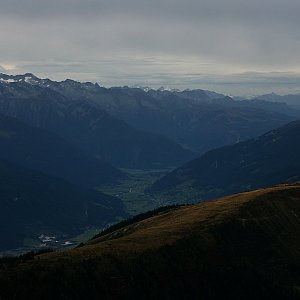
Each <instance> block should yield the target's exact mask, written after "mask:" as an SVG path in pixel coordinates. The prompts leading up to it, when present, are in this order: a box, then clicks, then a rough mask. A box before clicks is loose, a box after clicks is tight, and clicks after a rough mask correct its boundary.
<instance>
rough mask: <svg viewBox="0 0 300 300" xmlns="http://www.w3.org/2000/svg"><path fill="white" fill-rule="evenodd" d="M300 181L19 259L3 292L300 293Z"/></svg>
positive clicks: (0, 279) (46, 295)
mask: <svg viewBox="0 0 300 300" xmlns="http://www.w3.org/2000/svg"><path fill="white" fill-rule="evenodd" d="M299 216H300V184H294V185H281V186H276V187H272V188H267V189H263V190H257V191H253V192H248V193H243V194H238V195H233V196H229V197H225V198H221V199H219V200H216V201H210V202H206V203H201V204H197V205H190V206H184V207H177V208H174V209H171V210H166V211H161V212H159V213H158V214H157V215H155V216H152V217H150V218H146V219H144V220H141V221H139V222H137V223H133V224H130V225H128V226H126V227H122V228H120V229H118V230H116V231H113V232H110V233H108V234H107V235H104V236H101V237H99V238H97V239H94V240H91V241H90V242H88V243H87V244H86V245H84V246H83V247H80V248H77V249H73V250H71V251H67V252H61V253H48V254H44V255H40V256H36V257H35V258H34V259H33V260H31V261H30V260H29V261H26V262H23V263H21V264H19V265H18V266H15V267H9V264H7V263H5V262H3V261H2V264H1V271H0V291H1V296H2V298H0V299H24V297H25V298H26V297H27V298H30V299H39V298H41V297H43V299H82V298H87V299H99V298H101V299H299V298H300V293H299V292H300V273H299V267H300V239H299V238H298V237H299V234H300V219H299Z"/></svg>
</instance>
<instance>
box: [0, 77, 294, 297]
mask: <svg viewBox="0 0 300 300" xmlns="http://www.w3.org/2000/svg"><path fill="white" fill-rule="evenodd" d="M0 179H1V180H0V223H1V229H0V252H1V253H2V254H4V255H7V254H12V253H24V252H26V251H30V250H34V251H38V250H43V249H46V248H49V247H50V248H53V249H64V248H66V247H67V246H70V245H72V246H73V247H74V246H78V245H79V244H80V247H79V248H76V249H73V250H69V251H66V252H62V253H60V252H58V253H56V252H55V253H52V254H44V255H40V256H39V255H36V256H34V255H33V256H30V259H24V258H18V259H17V258H16V259H12V260H9V259H8V258H3V259H2V260H0V288H1V289H2V290H3V294H1V293H0V299H19V298H18V297H20V295H22V293H24V291H25V294H26V293H27V294H28V295H29V297H35V298H33V299H36V298H38V297H39V295H42V294H43V293H45V291H47V292H48V294H49V297H50V298H45V299H65V298H62V296H61V295H71V294H72V292H71V290H72V287H74V286H76V289H74V294H72V295H73V297H72V298H70V299H80V297H83V295H84V291H86V290H88V291H89V292H88V293H87V295H88V296H89V299H97V297H98V296H99V295H102V296H103V299H127V298H126V297H128V298H132V299H133V298H134V297H137V298H136V299H141V295H142V291H143V290H146V291H147V293H148V294H147V295H150V294H151V286H152V287H157V286H159V287H160V289H161V291H162V293H165V294H164V298H165V299H184V298H182V297H180V296H178V295H180V293H182V292H183V290H186V289H189V290H190V297H191V298H190V299H198V298H197V297H200V298H199V299H202V298H201V297H204V298H203V299H220V297H221V294H222V290H226V291H227V292H228V295H231V297H232V299H239V298H240V296H241V295H243V288H242V287H235V285H234V282H235V280H237V281H238V282H242V281H243V280H244V282H247V284H245V286H244V289H245V291H247V293H249V295H250V296H251V297H250V296H249V298H245V299H253V298H255V297H256V296H255V293H252V287H254V288H255V289H257V293H258V295H260V296H261V295H263V297H267V298H268V297H273V298H274V297H277V296H279V295H280V297H281V298H280V297H279V298H278V299H284V297H285V295H288V296H287V297H290V298H286V299H299V297H300V293H299V291H300V280H299V278H300V277H299V272H298V271H299V270H298V269H297V267H296V266H298V264H299V260H300V256H299V253H300V248H299V245H300V243H299V239H298V238H295V239H294V240H293V236H295V237H296V234H297V233H298V232H299V230H300V223H299V218H298V216H300V198H299V184H298V183H296V182H297V181H300V94H299V95H287V96H279V95H276V94H268V95H262V96H260V97H255V98H253V99H240V98H236V97H229V96H227V95H222V94H219V93H216V92H213V91H206V90H200V89H197V90H184V91H179V90H167V89H163V88H161V89H159V90H154V89H150V88H136V87H134V88H133V87H132V88H130V87H112V88H104V87H102V86H100V85H99V84H93V83H90V82H86V83H82V82H77V81H73V80H70V79H67V80H65V81H62V82H56V81H52V80H49V79H40V78H38V77H36V76H34V75H33V74H29V73H28V74H24V75H17V76H12V75H5V74H0ZM275 185H278V186H275ZM279 185H280V186H279ZM254 190H256V191H254ZM241 192H246V193H245V194H237V195H236V196H230V195H232V194H236V193H241ZM224 196H227V198H226V197H225V198H222V199H221V200H217V201H208V200H213V199H216V198H219V197H224ZM206 201H207V202H206ZM199 202H205V203H199ZM194 203H199V204H196V205H187V206H178V207H177V206H176V207H173V206H172V207H168V206H170V205H177V204H194ZM163 207H165V208H163ZM158 208H159V209H158ZM154 209H158V210H157V211H154V212H151V213H149V211H151V210H154ZM141 213H144V215H140V216H138V217H135V218H134V219H132V220H131V221H130V218H132V217H134V216H136V215H139V214H141ZM122 220H129V221H123V223H120V225H114V226H116V227H111V228H112V229H108V231H107V232H106V231H105V232H104V233H103V234H102V235H100V236H98V238H97V239H94V240H90V241H88V240H89V239H90V238H91V237H92V236H93V235H95V234H96V233H99V232H101V230H102V229H107V228H109V226H111V225H113V224H116V223H118V222H119V221H122ZM126 222H127V223H126ZM259 247H261V249H262V253H261V254H260V253H258V251H257V249H258V248H259ZM252 250H253V251H252ZM199 251H200V252H199ZM198 252H199V253H200V254H199V255H197V253H198ZM135 253H137V256H136V257H135V256H134V255H135ZM184 253H188V255H190V258H188V257H187V255H185V254H184ZM210 253H211V254H210ZM260 255H261V257H260ZM174 261H178V264H176V263H174ZM262 261H265V262H266V264H264V263H263V262H262ZM64 262H65V263H64ZM194 262H195V267H193V264H194ZM22 263H23V264H24V265H23V266H22V272H21V273H20V274H21V275H20V276H19V277H16V273H15V272H16V270H18V268H19V266H20V264H22ZM93 264H94V267H92V265H93ZM129 265H132V266H133V267H132V269H129V267H128V266H129ZM150 265H155V266H157V269H155V268H152V267H149V266H150ZM166 266H169V267H170V268H171V269H172V270H173V271H172V272H171V273H172V274H171V275H167V274H169V270H168V269H167V268H166ZM148 267H149V274H147V273H145V272H144V271H143V268H144V269H147V268H148ZM41 268H42V269H45V270H47V271H45V273H44V275H43V276H44V277H43V276H42V277H41V278H42V279H41V280H43V278H44V279H45V282H47V283H46V284H45V287H44V290H43V288H42V287H38V282H39V280H37V278H40V277H39V275H38V274H39V271H38V270H39V269H41ZM63 268H65V271H64V272H63V271H62V269H63ZM73 268H74V270H76V272H77V273H76V272H75V271H74V273H73ZM294 268H295V269H294ZM273 269H274V270H276V272H279V273H278V274H283V275H282V278H283V282H282V283H281V284H278V280H280V275H278V276H277V275H274V276H273V277H272V278H269V277H268V276H269V274H271V273H272V272H273V271H272V270H273ZM97 270H102V271H101V272H102V273H101V272H100V273H99V274H98V275H96V274H97ZM181 270H183V272H187V275H186V276H187V278H190V279H191V278H193V280H190V281H189V282H188V281H182V277H181V275H179V274H180V272H181ZM199 270H200V271H199ZM6 272H8V273H7V274H10V275H9V277H6V276H5V274H6ZM55 274H60V275H59V276H62V278H64V280H66V278H68V276H70V278H72V279H70V281H69V282H70V285H69V286H68V285H66V286H63V285H61V284H58V285H57V282H56V281H55V276H56V275H55ZM77 274H83V275H82V276H85V280H86V281H84V280H81V279H80V276H79V275H77ZM239 275H240V278H239ZM27 276H29V277H30V278H31V279H32V282H37V283H36V284H32V285H30V287H28V288H26V277H27ZM97 276H98V277H97ZM147 276H149V278H148V277H147ZM168 276H170V277H168ZM213 276H216V278H217V279H216V280H218V279H219V280H220V279H221V278H224V277H226V276H228V281H227V282H223V283H222V284H221V287H219V289H216V287H215V283H214V282H213V280H212V277H213ZM109 278H116V279H115V281H113V280H112V279H109ZM128 278H131V279H132V281H130V280H129V279H128ZM147 278H148V279H147ZM143 279H144V281H143ZM260 280H261V281H260ZM99 282H102V283H101V284H99ZM145 282H148V283H149V286H144V284H145ZM163 282H164V284H163ZM199 282H201V284H200V285H199ZM14 283H17V285H18V288H17V291H16V293H15V296H13V293H12V291H13V288H12V287H13V285H14ZM55 285H57V286H58V287H59V288H58V291H59V292H53V294H51V293H50V292H49V291H50V290H52V289H53V286H55ZM134 285H136V287H137V288H136V289H134V288H133V286H134ZM147 285H148V284H147ZM105 286H106V287H105ZM205 286H207V290H206V291H205V292H204V291H203V288H204V287H205ZM114 287H115V288H116V289H115V290H114ZM199 287H201V288H199ZM176 288H178V291H179V294H177V295H176ZM231 289H232V293H230V292H229V290H231ZM152 291H153V294H152V296H153V298H157V297H158V294H157V291H158V289H152ZM214 291H215V294H214ZM168 295H169V296H168ZM186 295H188V293H187V294H186ZM110 296H111V297H110ZM14 297H15V298H14ZM51 297H52V298H51ZM53 297H54V298H53ZM60 297H61V298H60ZM76 297H77V298H76ZM176 297H177V298H176ZM282 297H283V298H282ZM293 297H294V298H293ZM188 298H189V297H187V298H186V299H188ZM267 298H264V299H267ZM67 299H69V298H67ZM146 299H151V297H150V296H149V297H146ZM240 299H242V298H240ZM258 299H260V298H259V297H258ZM261 299H263V298H261Z"/></svg>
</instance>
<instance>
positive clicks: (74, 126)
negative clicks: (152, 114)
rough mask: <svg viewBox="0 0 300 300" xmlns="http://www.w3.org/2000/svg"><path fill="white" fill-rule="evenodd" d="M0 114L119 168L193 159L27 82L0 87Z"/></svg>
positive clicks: (84, 102)
mask: <svg viewBox="0 0 300 300" xmlns="http://www.w3.org/2000/svg"><path fill="white" fill-rule="evenodd" d="M0 87H1V88H2V89H3V90H4V91H5V92H4V91H2V95H1V93H0V113H2V114H4V115H9V116H13V117H15V118H17V119H19V120H21V121H23V122H25V123H27V124H30V125H31V126H35V127H39V128H43V129H47V130H50V131H52V132H54V133H56V134H58V135H60V136H61V137H63V138H64V139H66V140H68V141H69V142H71V143H73V144H74V145H76V146H77V147H78V148H80V149H82V150H83V151H85V152H86V153H88V154H89V155H92V156H95V157H97V158H99V159H101V160H103V161H106V162H108V163H111V164H113V165H115V166H118V167H127V168H161V167H166V166H178V165H180V164H182V163H184V162H186V161H188V160H190V159H192V158H194V157H195V154H194V153H193V152H191V151H189V150H187V149H185V148H183V147H182V146H180V145H179V144H177V143H175V142H174V141H172V140H170V139H168V138H166V137H164V136H162V135H159V134H154V133H148V132H144V131H142V130H137V129H135V128H133V127H131V126H129V125H128V124H127V123H125V122H124V121H121V120H119V119H117V118H115V117H113V116H111V115H109V114H108V113H107V112H105V111H104V110H102V109H101V108H100V107H99V106H98V105H97V104H95V103H93V102H91V101H89V100H88V99H86V98H80V99H73V98H68V97H65V96H63V95H61V94H59V93H58V92H56V91H54V90H51V89H50V88H48V87H40V86H37V85H32V84H30V83H27V82H15V83H11V84H2V86H1V82H0Z"/></svg>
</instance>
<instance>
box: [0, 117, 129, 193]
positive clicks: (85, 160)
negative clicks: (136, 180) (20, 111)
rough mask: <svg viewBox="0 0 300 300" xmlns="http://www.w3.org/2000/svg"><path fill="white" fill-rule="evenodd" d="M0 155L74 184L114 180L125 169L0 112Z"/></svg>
mask: <svg viewBox="0 0 300 300" xmlns="http://www.w3.org/2000/svg"><path fill="white" fill-rule="evenodd" d="M0 145H1V147H0V159H2V160H9V161H13V162H16V163H18V164H21V165H23V166H25V167H27V168H30V169H34V170H37V171H40V172H44V173H47V174H49V175H53V176H57V177H61V178H63V179H66V180H68V181H70V182H72V183H74V184H79V185H86V186H95V187H96V186H100V185H103V184H105V185H108V184H115V183H117V182H118V181H119V180H121V179H124V178H126V175H125V173H123V172H122V171H120V170H118V169H116V168H114V167H112V166H110V165H109V164H107V163H105V162H103V161H100V160H98V159H96V158H94V157H93V156H88V155H86V154H85V153H83V152H82V151H81V150H79V149H78V148H76V147H75V146H73V144H71V143H70V142H67V141H66V140H64V139H63V138H61V137H60V136H59V135H56V134H54V133H51V132H50V131H46V130H43V129H37V128H35V127H31V126H28V125H26V124H25V123H23V122H21V121H18V120H17V119H15V118H12V117H7V116H3V115H0Z"/></svg>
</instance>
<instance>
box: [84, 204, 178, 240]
mask: <svg viewBox="0 0 300 300" xmlns="http://www.w3.org/2000/svg"><path fill="white" fill-rule="evenodd" d="M180 206H182V205H179V204H176V205H168V206H162V207H158V208H156V209H153V210H149V211H147V212H145V213H141V214H138V215H136V216H134V217H132V218H129V219H126V220H123V221H121V222H119V223H116V224H114V225H112V226H110V227H108V228H106V229H104V230H102V231H101V232H100V233H98V234H96V235H95V236H94V237H93V238H92V239H91V240H94V239H96V238H99V237H101V236H104V235H106V234H108V233H112V232H114V231H116V230H119V229H121V228H124V227H126V226H129V225H131V224H134V223H137V222H140V221H143V220H145V219H147V218H150V217H153V216H155V215H157V214H159V213H167V212H169V211H170V210H173V209H176V208H178V207H180ZM81 245H83V244H81Z"/></svg>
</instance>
